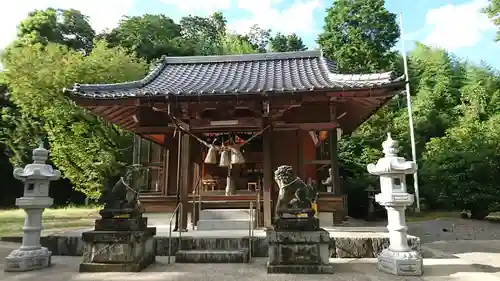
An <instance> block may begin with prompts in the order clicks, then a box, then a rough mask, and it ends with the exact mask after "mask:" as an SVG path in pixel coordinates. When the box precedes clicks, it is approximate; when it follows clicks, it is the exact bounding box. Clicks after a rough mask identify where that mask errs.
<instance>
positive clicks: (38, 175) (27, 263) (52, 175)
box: [5, 144, 61, 271]
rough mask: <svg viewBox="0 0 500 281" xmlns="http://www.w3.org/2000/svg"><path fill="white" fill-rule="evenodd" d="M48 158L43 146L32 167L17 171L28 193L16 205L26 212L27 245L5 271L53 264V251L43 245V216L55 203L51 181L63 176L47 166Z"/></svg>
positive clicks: (11, 258)
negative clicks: (51, 262) (41, 236)
mask: <svg viewBox="0 0 500 281" xmlns="http://www.w3.org/2000/svg"><path fill="white" fill-rule="evenodd" d="M48 156H49V152H48V151H47V150H46V149H45V148H43V144H42V145H40V147H39V148H36V149H35V150H33V163H32V164H28V165H26V167H25V168H24V169H22V168H16V169H15V170H14V177H15V178H16V179H18V180H21V181H23V182H24V194H23V197H21V198H17V199H16V206H18V207H19V208H21V209H23V210H24V211H25V212H26V218H25V220H24V227H23V232H24V234H23V243H22V245H21V247H20V248H19V249H17V250H14V251H12V252H11V253H10V254H9V255H8V256H7V257H6V258H5V261H6V262H5V271H28V270H34V269H40V268H45V267H48V266H49V265H50V260H51V252H50V251H49V250H48V249H47V248H45V247H42V246H41V245H40V233H41V231H42V229H43V227H42V213H43V210H44V209H45V208H47V207H50V206H51V205H52V203H53V199H52V198H50V197H49V184H50V181H54V180H58V179H59V178H60V177H61V173H60V172H59V171H58V170H54V169H52V166H50V165H47V164H46V163H45V162H46V161H47V159H48Z"/></svg>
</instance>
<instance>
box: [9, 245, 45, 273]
mask: <svg viewBox="0 0 500 281" xmlns="http://www.w3.org/2000/svg"><path fill="white" fill-rule="evenodd" d="M51 255H52V253H51V252H50V251H49V250H48V249H47V248H45V247H41V248H39V249H36V250H22V249H17V250H14V251H12V252H11V253H10V254H9V255H8V256H7V257H6V258H5V269H4V271H6V272H15V271H30V270H36V269H42V268H46V267H49V266H50V265H51Z"/></svg>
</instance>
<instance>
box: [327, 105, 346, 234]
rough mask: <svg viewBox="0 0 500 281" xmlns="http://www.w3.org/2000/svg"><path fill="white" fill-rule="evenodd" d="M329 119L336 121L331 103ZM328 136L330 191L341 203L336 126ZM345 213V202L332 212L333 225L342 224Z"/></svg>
mask: <svg viewBox="0 0 500 281" xmlns="http://www.w3.org/2000/svg"><path fill="white" fill-rule="evenodd" d="M330 121H331V122H335V123H337V110H336V107H335V106H334V105H333V104H330ZM337 126H338V123H337ZM328 137H329V140H328V142H329V146H330V167H331V169H332V185H333V186H332V191H333V193H334V194H335V196H341V197H342V200H343V203H345V197H344V194H342V187H341V186H340V173H339V153H338V138H337V128H335V129H333V130H330V132H329V134H328ZM345 214H346V210H345V204H342V210H341V211H340V210H338V211H337V212H334V213H333V225H339V224H342V219H343V217H344V216H345Z"/></svg>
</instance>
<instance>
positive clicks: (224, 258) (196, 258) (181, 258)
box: [175, 248, 250, 263]
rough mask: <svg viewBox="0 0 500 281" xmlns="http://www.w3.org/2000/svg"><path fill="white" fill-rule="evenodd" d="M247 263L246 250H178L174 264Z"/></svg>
mask: <svg viewBox="0 0 500 281" xmlns="http://www.w3.org/2000/svg"><path fill="white" fill-rule="evenodd" d="M249 261H250V255H249V250H248V248H242V249H221V250H218V249H199V250H179V251H177V253H176V254H175V262H176V263H248V262H249Z"/></svg>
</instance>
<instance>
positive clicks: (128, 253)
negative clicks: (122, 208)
mask: <svg viewBox="0 0 500 281" xmlns="http://www.w3.org/2000/svg"><path fill="white" fill-rule="evenodd" d="M155 234H156V228H155V227H147V218H103V219H98V220H96V223H95V230H93V231H89V232H84V233H83V234H82V240H83V241H84V243H85V244H84V249H83V262H82V263H81V264H80V268H79V271H80V272H139V271H141V270H142V269H144V268H146V267H147V266H149V265H150V264H152V263H154V262H155V257H156V254H155V247H156V246H155V241H154V235H155Z"/></svg>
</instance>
